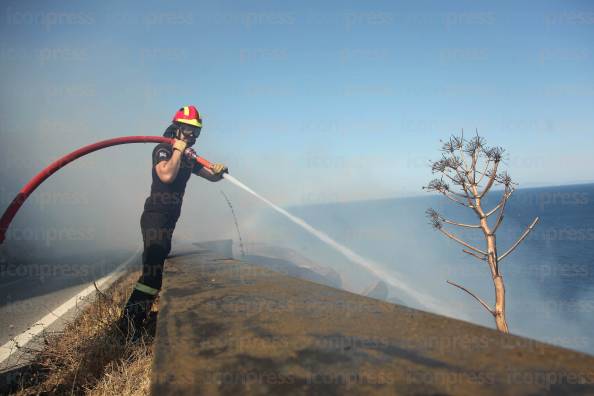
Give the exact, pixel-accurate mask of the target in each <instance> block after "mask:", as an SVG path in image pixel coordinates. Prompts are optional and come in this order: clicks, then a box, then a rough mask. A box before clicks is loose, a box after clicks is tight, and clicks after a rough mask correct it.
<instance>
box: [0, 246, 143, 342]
mask: <svg viewBox="0 0 594 396" xmlns="http://www.w3.org/2000/svg"><path fill="white" fill-rule="evenodd" d="M133 255H137V251H136V249H135V248H130V250H117V251H96V252H91V253H88V254H85V255H70V256H63V257H46V258H44V259H43V261H41V260H40V261H35V262H33V261H31V262H27V263H18V264H17V263H11V262H4V263H2V265H1V266H0V318H1V320H0V345H4V344H5V343H6V342H8V341H9V340H10V339H11V338H12V337H14V336H16V335H19V334H21V333H22V332H23V331H25V330H27V329H28V328H29V327H30V326H32V325H34V324H35V323H36V322H37V321H38V320H39V319H41V318H42V317H44V316H46V315H47V314H48V313H50V312H52V311H53V310H54V309H56V308H57V307H59V306H60V305H62V304H63V303H64V302H65V301H67V300H69V299H70V298H72V297H73V296H75V295H76V294H78V293H79V292H80V291H82V290H83V289H85V288H86V287H87V286H89V284H90V283H92V282H93V281H94V280H97V279H99V278H101V277H103V276H105V275H107V274H109V273H111V272H112V271H113V270H114V269H116V268H117V267H118V266H119V265H120V264H122V263H123V262H124V261H126V260H128V259H129V258H130V257H131V256H133ZM132 265H133V266H139V259H138V257H137V258H136V259H135V260H134V262H133V263H132ZM59 322H60V320H58V321H57V323H58V326H59Z"/></svg>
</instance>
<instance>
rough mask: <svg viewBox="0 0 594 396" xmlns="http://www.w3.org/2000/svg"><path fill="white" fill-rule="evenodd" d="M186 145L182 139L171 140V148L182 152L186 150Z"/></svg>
mask: <svg viewBox="0 0 594 396" xmlns="http://www.w3.org/2000/svg"><path fill="white" fill-rule="evenodd" d="M187 146H188V143H186V142H184V141H183V140H179V139H175V140H174V142H173V149H174V150H177V151H179V152H181V153H182V154H183V152H184V151H185V150H186V147H187Z"/></svg>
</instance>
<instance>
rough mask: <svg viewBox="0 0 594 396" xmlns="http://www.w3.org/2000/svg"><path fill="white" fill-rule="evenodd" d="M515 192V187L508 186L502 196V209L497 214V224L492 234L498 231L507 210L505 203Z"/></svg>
mask: <svg viewBox="0 0 594 396" xmlns="http://www.w3.org/2000/svg"><path fill="white" fill-rule="evenodd" d="M513 193H514V189H513V188H508V187H506V191H505V192H504V193H503V196H502V197H501V204H502V205H501V210H500V211H499V215H498V216H497V221H496V222H495V226H494V227H493V229H492V230H491V234H495V233H496V232H497V229H498V228H499V226H500V225H501V222H502V221H503V213H504V212H505V204H506V203H507V200H508V199H509V197H511V195H512V194H513Z"/></svg>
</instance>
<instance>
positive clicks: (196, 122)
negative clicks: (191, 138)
mask: <svg viewBox="0 0 594 396" xmlns="http://www.w3.org/2000/svg"><path fill="white" fill-rule="evenodd" d="M173 121H177V122H183V123H184V124H188V125H193V126H195V127H202V119H201V118H200V114H199V113H198V109H197V108H196V107H194V106H184V107H182V108H181V109H179V110H178V111H177V113H175V115H174V116H173Z"/></svg>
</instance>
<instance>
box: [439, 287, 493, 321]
mask: <svg viewBox="0 0 594 396" xmlns="http://www.w3.org/2000/svg"><path fill="white" fill-rule="evenodd" d="M446 282H447V283H449V284H450V285H452V286H455V287H457V288H458V289H460V290H463V291H465V292H466V293H468V294H470V295H471V296H472V297H474V299H475V300H476V301H478V302H479V303H480V304H481V305H482V306H483V307H484V308H485V309H486V310H487V311H489V313H490V314H491V315H493V316H495V310H493V309H491V307H489V306H488V305H487V303H486V302H484V301H483V300H482V299H481V298H480V297H477V296H476V295H475V294H474V293H472V292H471V291H469V290H468V289H467V288H465V287H463V286H460V285H458V284H456V283H454V282H452V281H450V280H448V281H446Z"/></svg>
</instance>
